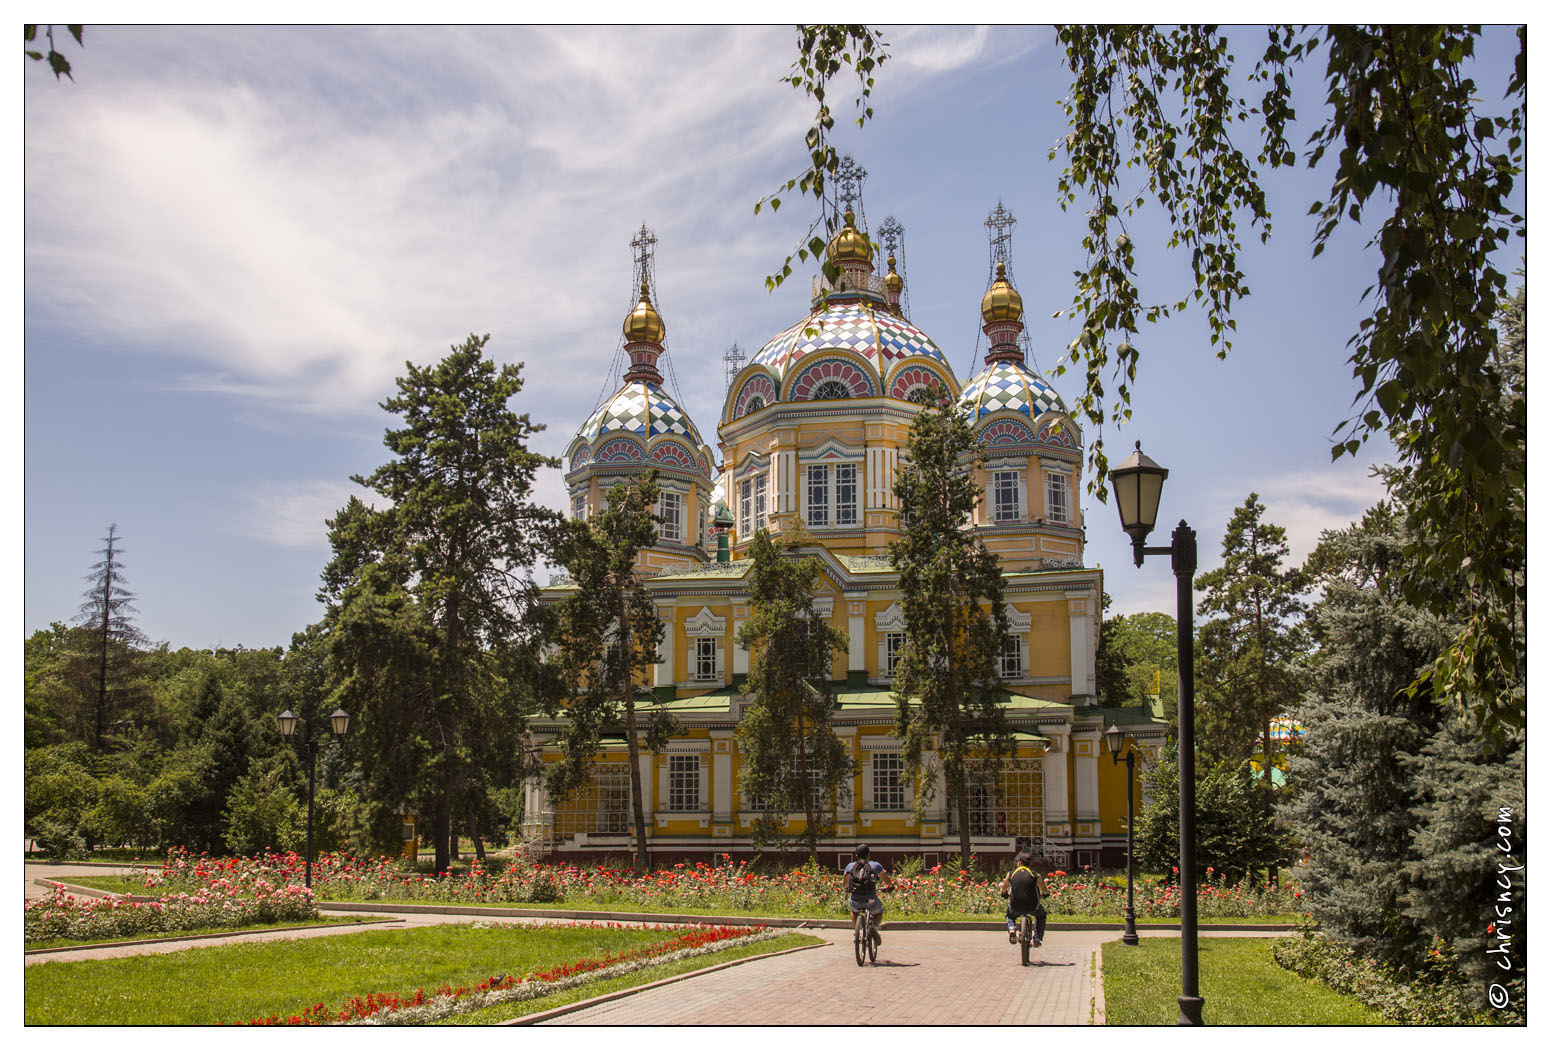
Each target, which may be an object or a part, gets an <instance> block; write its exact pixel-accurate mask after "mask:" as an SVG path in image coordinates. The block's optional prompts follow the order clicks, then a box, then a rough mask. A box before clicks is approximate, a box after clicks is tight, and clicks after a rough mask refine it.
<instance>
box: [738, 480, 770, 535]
mask: <svg viewBox="0 0 1551 1051" xmlns="http://www.w3.org/2000/svg"><path fill="white" fill-rule="evenodd" d="M765 519H766V512H765V476H764V475H763V474H760V475H758V476H756V477H754V478H745V479H744V480H743V481H742V482H740V483H738V539H740V540H748V539H750V538H752V537H753V536H754V534H755V533H757V532H759V531H760V530H761V529H763V528H765Z"/></svg>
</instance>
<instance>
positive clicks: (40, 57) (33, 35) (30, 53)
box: [22, 25, 86, 80]
mask: <svg viewBox="0 0 1551 1051" xmlns="http://www.w3.org/2000/svg"><path fill="white" fill-rule="evenodd" d="M65 29H67V30H69V32H70V35H71V36H73V37H75V42H76V43H77V44H78V45H79V46H81V47H85V46H86V41H85V40H84V39H83V37H84V36H85V34H86V27H85V26H84V25H81V26H68V25H67V26H65ZM22 33H23V36H24V37H25V38H26V41H27V43H29V44H31V43H32V42H33V41H35V40H37V39H38V27H37V26H35V25H24V26H22ZM43 35H44V37H45V38H46V39H47V40H48V54H46V55H45V54H44V53H43V52H41V51H38V50H37V49H35V48H30V47H29V48H26V49H25V51H24V53H25V54H26V56H27V57H28V58H30V59H32V60H33V61H34V62H44V61H46V62H48V68H49V72H51V73H53V74H54V79H55V80H58V79H59V78H60V77H61V76H66V77H70V79H71V80H74V79H75V77H73V76H70V60H69V59H67V58H65V56H64V55H62V54H60V53H59V52H58V51H55V50H54V27H53V26H44V27H43Z"/></svg>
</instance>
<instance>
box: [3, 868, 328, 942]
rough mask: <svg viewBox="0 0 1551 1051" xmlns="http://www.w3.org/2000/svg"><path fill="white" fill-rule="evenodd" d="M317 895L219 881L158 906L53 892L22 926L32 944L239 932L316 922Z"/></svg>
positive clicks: (35, 904) (32, 907) (31, 907)
mask: <svg viewBox="0 0 1551 1051" xmlns="http://www.w3.org/2000/svg"><path fill="white" fill-rule="evenodd" d="M317 918H318V910H317V907H316V906H315V905H314V904H313V899H312V892H311V891H309V890H308V889H307V888H306V887H304V886H302V885H301V884H289V885H286V886H280V887H275V886H272V885H269V884H265V885H264V889H262V890H258V889H247V890H244V891H241V892H239V890H238V889H237V888H236V887H235V886H234V885H233V884H231V883H230V882H227V881H217V882H215V883H212V884H210V885H208V886H205V887H200V888H199V889H197V890H195V891H194V892H193V893H172V894H168V895H166V896H165V897H161V898H158V899H157V900H154V901H134V900H131V899H130V898H127V897H117V896H111V897H105V898H87V897H80V898H78V897H76V896H75V895H73V894H66V893H65V890H64V887H63V886H60V885H58V884H56V885H55V886H54V888H53V892H52V893H51V894H50V895H49V896H48V897H47V898H43V899H41V900H38V901H31V902H28V903H27V906H26V915H25V919H24V920H23V923H22V930H23V941H24V942H26V943H29V944H30V943H33V942H42V941H51V940H53V939H56V938H65V939H70V940H72V941H77V940H78V941H90V940H95V939H99V938H108V939H112V940H115V941H121V940H128V939H134V938H145V937H154V936H156V935H162V934H167V933H170V932H172V931H186V930H234V929H237V928H240V927H253V926H257V925H260V924H267V923H283V922H288V921H302V920H315V919H317Z"/></svg>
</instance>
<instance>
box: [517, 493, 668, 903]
mask: <svg viewBox="0 0 1551 1051" xmlns="http://www.w3.org/2000/svg"><path fill="white" fill-rule="evenodd" d="M656 501H657V474H656V472H655V471H650V472H648V473H647V474H646V475H645V476H644V477H642V478H641V479H640V480H639V481H636V482H632V483H631V484H629V485H616V486H614V488H613V489H611V490H609V494H608V504H607V506H606V507H604V508H603V509H602V510H600V511H599V512H598V513H597V514H595V515H593V516H592V517H591V518H589V519H587V520H585V521H568V522H565V523H563V525H562V528H561V530H560V533H559V539H558V542H557V544H556V548H555V557H556V559H557V561H559V563H560V564H561V565H563V566H565V568H566V570H567V572H568V573H569V574H570V577H571V583H572V585H573V586H574V588H575V590H574V591H573V592H572V593H571V594H570V595H568V596H567V597H566V598H565V600H564V601H563V602H561V603H560V606H559V609H558V610H557V611H556V618H555V624H554V632H553V637H554V639H555V642H556V645H557V663H558V665H559V669H558V671H559V678H560V681H561V689H562V691H563V695H562V697H559V698H555V697H551V699H550V701H549V714H550V715H560V714H563V715H564V717H565V720H566V721H565V729H564V730H563V731H562V732H561V737H560V741H559V744H560V749H561V755H562V759H561V761H560V762H559V763H556V764H554V765H553V766H551V767H550V769H549V771H548V773H547V784H546V787H547V789H548V791H549V792H550V794H551V795H552V796H553V797H555V798H557V799H563V798H565V797H566V796H567V795H570V794H571V793H573V792H575V791H577V790H579V789H580V788H582V787H583V786H585V785H586V784H588V782H589V780H590V778H591V767H592V763H593V759H594V757H595V756H596V754H597V752H598V749H599V745H600V742H601V740H602V738H603V735H604V734H605V733H607V732H611V731H612V732H618V731H619V730H620V729H621V728H622V729H623V730H624V735H625V746H626V749H627V754H628V757H629V765H630V807H631V820H632V828H633V830H634V832H635V853H636V858H635V860H636V867H637V868H638V869H639V870H640V871H642V872H645V871H647V870H648V869H649V868H650V867H651V855H650V853H649V852H648V851H647V847H646V811H645V807H644V805H643V800H644V799H645V794H644V791H643V786H642V784H641V764H640V756H641V747H642V746H643V745H645V747H647V748H648V749H657V748H661V747H662V746H663V745H664V744H665V743H666V742H667V739H668V737H669V735H670V734H672V732H673V730H674V728H675V725H674V721H673V718H672V715H671V713H670V712H668V711H667V710H666V709H664V708H662V707H661V706H660V705H659V704H658V703H657V699H656V697H655V695H654V694H652V693H651V687H650V678H649V677H650V675H651V671H652V668H653V667H654V666H655V665H656V663H657V660H658V652H657V651H658V646H659V645H660V644H661V643H662V637H663V626H662V621H661V620H659V619H658V616H657V607H656V604H655V603H653V602H652V597H651V595H650V594H648V593H647V590H646V588H645V586H644V585H643V584H642V581H641V574H640V572H639V570H638V569H637V568H636V554H637V553H638V552H639V551H640V550H641V549H642V548H645V547H650V546H652V544H654V543H656V541H657V524H656V520H655V518H654V517H653V512H652V508H653V506H654V505H655V504H656ZM560 703H563V711H562V710H561V707H560Z"/></svg>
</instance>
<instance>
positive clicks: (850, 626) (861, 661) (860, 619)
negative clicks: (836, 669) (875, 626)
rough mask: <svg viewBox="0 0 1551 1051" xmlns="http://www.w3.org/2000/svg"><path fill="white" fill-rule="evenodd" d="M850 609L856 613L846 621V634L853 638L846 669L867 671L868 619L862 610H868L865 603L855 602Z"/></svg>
mask: <svg viewBox="0 0 1551 1051" xmlns="http://www.w3.org/2000/svg"><path fill="white" fill-rule="evenodd" d="M850 608H851V609H852V610H853V611H854V612H852V613H851V615H850V616H849V617H848V618H847V619H846V634H848V635H850V636H851V647H850V649H849V651H848V652H847V654H846V669H847V670H848V671H866V670H867V618H866V616H865V615H864V614H863V613H861V612H860V611H861V610H864V609H866V608H867V606H866V604H865V603H862V602H853V603H851V604H850Z"/></svg>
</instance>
